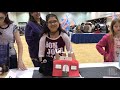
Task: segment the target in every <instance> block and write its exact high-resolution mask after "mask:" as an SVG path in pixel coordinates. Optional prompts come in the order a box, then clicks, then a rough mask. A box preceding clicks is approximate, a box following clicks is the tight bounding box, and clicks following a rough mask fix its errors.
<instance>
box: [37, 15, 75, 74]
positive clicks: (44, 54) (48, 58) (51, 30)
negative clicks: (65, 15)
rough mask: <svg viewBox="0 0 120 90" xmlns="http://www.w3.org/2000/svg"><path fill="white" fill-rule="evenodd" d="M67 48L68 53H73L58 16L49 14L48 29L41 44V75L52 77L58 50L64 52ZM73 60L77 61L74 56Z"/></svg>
mask: <svg viewBox="0 0 120 90" xmlns="http://www.w3.org/2000/svg"><path fill="white" fill-rule="evenodd" d="M65 46H66V49H67V51H71V52H72V46H71V42H70V39H69V37H68V35H67V34H66V32H65V30H63V29H62V28H61V25H60V22H59V20H58V18H57V16H56V15H55V14H48V15H47V16H46V27H45V29H44V33H43V36H42V37H41V39H40V42H39V58H40V62H41V67H40V69H39V71H40V72H41V73H43V74H44V75H52V69H53V60H54V59H55V54H56V50H57V51H59V50H61V51H62V52H64V47H65ZM72 58H73V59H75V56H74V54H73V56H72Z"/></svg>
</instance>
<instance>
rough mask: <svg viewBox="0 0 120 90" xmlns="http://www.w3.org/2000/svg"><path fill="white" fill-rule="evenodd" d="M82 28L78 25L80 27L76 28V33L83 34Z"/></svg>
mask: <svg viewBox="0 0 120 90" xmlns="http://www.w3.org/2000/svg"><path fill="white" fill-rule="evenodd" d="M80 28H81V26H80V25H78V26H77V27H76V30H75V33H83V32H82V31H81V29H80Z"/></svg>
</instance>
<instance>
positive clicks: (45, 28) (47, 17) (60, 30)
mask: <svg viewBox="0 0 120 90" xmlns="http://www.w3.org/2000/svg"><path fill="white" fill-rule="evenodd" d="M50 17H55V18H56V19H57V21H58V22H59V20H58V17H57V16H56V15H55V14H48V15H47V16H46V25H45V27H44V32H43V34H44V33H49V32H50V29H49V28H48V26H47V24H48V20H49V18H50ZM58 31H59V32H63V33H66V31H65V30H63V29H62V27H61V24H60V22H59V27H58ZM66 34H67V33H66Z"/></svg>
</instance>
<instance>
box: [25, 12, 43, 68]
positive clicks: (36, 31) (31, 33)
mask: <svg viewBox="0 0 120 90" xmlns="http://www.w3.org/2000/svg"><path fill="white" fill-rule="evenodd" d="M44 25H45V21H44V20H43V19H42V18H41V16H40V12H29V21H28V23H27V25H26V28H25V39H26V42H27V45H28V50H29V55H30V58H31V60H32V62H33V65H34V67H40V62H39V59H38V51H39V40H40V37H41V33H42V32H43V27H44Z"/></svg>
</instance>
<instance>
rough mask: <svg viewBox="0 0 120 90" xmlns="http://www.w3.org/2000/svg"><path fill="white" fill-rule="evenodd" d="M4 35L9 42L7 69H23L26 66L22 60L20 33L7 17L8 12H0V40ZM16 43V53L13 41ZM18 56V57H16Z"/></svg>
mask: <svg viewBox="0 0 120 90" xmlns="http://www.w3.org/2000/svg"><path fill="white" fill-rule="evenodd" d="M2 37H4V38H5V39H4V40H6V41H7V42H9V57H10V61H9V69H15V68H19V69H21V70H25V69H26V67H25V65H24V63H23V60H22V55H23V45H22V42H21V38H20V34H19V30H18V27H17V26H16V25H15V24H13V21H11V20H10V19H9V17H8V12H0V42H1V41H2V40H3V39H1V38H2ZM15 41H16V43H17V47H18V55H17V52H16V50H15V48H14V43H15ZM17 56H18V57H17Z"/></svg>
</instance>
